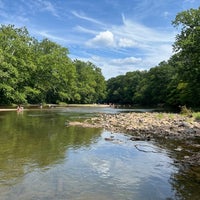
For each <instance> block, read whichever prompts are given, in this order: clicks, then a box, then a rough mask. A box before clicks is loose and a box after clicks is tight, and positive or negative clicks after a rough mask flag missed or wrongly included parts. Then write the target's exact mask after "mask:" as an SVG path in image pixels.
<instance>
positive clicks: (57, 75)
mask: <svg viewBox="0 0 200 200" xmlns="http://www.w3.org/2000/svg"><path fill="white" fill-rule="evenodd" d="M68 53H69V52H68V49H67V48H64V47H62V46H60V45H58V44H56V43H54V42H52V41H50V40H48V39H43V40H42V41H38V40H36V39H35V38H33V37H31V36H30V35H29V33H28V31H27V29H26V28H25V27H23V28H15V27H14V25H8V26H5V25H2V26H1V27H0V104H1V105H7V104H22V103H31V104H35V103H60V102H66V103H96V102H102V101H103V100H104V99H105V94H106V82H105V78H104V77H103V75H102V73H101V69H100V68H98V67H96V66H95V65H94V64H92V63H90V62H83V61H79V60H75V61H72V60H71V59H70V58H69V57H68Z"/></svg>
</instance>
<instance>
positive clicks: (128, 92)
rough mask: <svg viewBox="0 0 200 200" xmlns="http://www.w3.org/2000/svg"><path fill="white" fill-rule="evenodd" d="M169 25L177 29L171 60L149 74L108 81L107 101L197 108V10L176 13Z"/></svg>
mask: <svg viewBox="0 0 200 200" xmlns="http://www.w3.org/2000/svg"><path fill="white" fill-rule="evenodd" d="M172 24H173V25H174V27H176V28H180V33H179V34H178V35H177V36H176V39H175V42H174V44H173V49H174V54H173V56H172V57H171V58H170V59H169V60H168V61H163V62H161V63H160V64H159V65H158V66H155V67H153V68H151V69H150V70H148V71H134V72H128V73H126V74H125V75H120V76H117V77H114V78H111V79H109V80H108V81H107V88H108V96H107V101H110V102H113V103H120V104H139V105H158V104H162V105H168V106H175V107H177V106H179V105H187V106H190V107H200V7H199V8H198V9H190V10H187V11H183V12H180V13H178V14H177V16H176V18H175V20H174V21H173V22H172Z"/></svg>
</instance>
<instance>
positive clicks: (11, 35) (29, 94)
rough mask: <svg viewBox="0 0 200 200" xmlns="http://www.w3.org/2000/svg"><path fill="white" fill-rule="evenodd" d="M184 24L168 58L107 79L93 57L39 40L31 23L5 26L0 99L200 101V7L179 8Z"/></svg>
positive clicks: (0, 34)
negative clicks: (85, 59) (73, 55)
mask: <svg viewBox="0 0 200 200" xmlns="http://www.w3.org/2000/svg"><path fill="white" fill-rule="evenodd" d="M172 24H173V25H174V27H175V28H179V29H180V33H179V34H178V35H177V36H176V39H175V42H174V44H173V49H174V54H173V56H172V57H171V58H170V59H169V60H168V61H163V62H161V63H160V64H159V65H158V66H154V67H152V68H151V69H150V70H148V71H133V72H127V73H126V74H125V75H120V76H117V77H113V78H111V79H109V80H107V81H106V80H105V78H104V76H103V75H102V72H101V69H100V68H98V67H96V66H95V65H94V64H93V63H91V62H83V61H80V60H74V61H72V60H71V59H70V58H69V57H68V54H69V51H68V49H67V48H64V47H62V46H60V45H58V44H57V43H55V42H52V41H50V40H48V39H43V40H42V41H38V40H37V39H35V38H33V37H31V36H30V35H29V33H28V30H27V29H26V28H25V27H22V28H16V27H15V26H14V25H1V27H0V105H10V104H24V103H30V104H35V103H60V102H65V103H82V104H85V103H117V104H130V105H136V104H137V105H148V106H150V105H168V106H178V105H187V106H191V107H200V8H198V9H190V10H187V11H183V12H181V13H178V14H177V16H176V18H175V20H174V21H173V22H172Z"/></svg>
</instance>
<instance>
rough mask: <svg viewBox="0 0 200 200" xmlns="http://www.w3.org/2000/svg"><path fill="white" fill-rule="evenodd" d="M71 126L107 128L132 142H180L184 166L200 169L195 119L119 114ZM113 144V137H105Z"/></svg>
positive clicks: (199, 130) (198, 127) (198, 129)
mask: <svg viewBox="0 0 200 200" xmlns="http://www.w3.org/2000/svg"><path fill="white" fill-rule="evenodd" d="M68 125H69V126H82V127H93V128H104V129H105V130H108V131H111V132H112V133H116V132H118V133H127V134H129V135H130V136H131V137H130V140H133V141H140V140H141V141H145V140H146V141H149V140H158V139H161V140H168V141H169V140H172V141H174V140H177V141H181V144H182V146H180V145H178V146H175V147H174V149H175V151H177V152H178V153H181V152H184V151H185V150H186V148H187V149H188V154H185V153H183V155H182V163H184V164H186V165H192V166H200V144H199V142H198V141H199V140H200V122H199V121H197V120H195V118H193V117H187V116H184V115H180V114H169V113H119V114H98V116H97V117H94V118H91V119H87V120H85V121H84V122H77V121H72V122H69V124H68ZM105 139H106V140H108V141H113V140H114V137H112V138H105Z"/></svg>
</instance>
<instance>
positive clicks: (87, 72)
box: [74, 60, 106, 103]
mask: <svg viewBox="0 0 200 200" xmlns="http://www.w3.org/2000/svg"><path fill="white" fill-rule="evenodd" d="M74 65H75V67H76V82H77V88H78V90H77V93H76V95H75V97H76V99H75V102H76V103H98V102H99V101H100V102H101V101H103V100H104V99H105V95H106V83H105V79H104V77H103V75H102V73H101V70H100V69H99V68H98V67H96V66H95V65H94V64H92V63H91V62H83V61H80V60H75V61H74Z"/></svg>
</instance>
